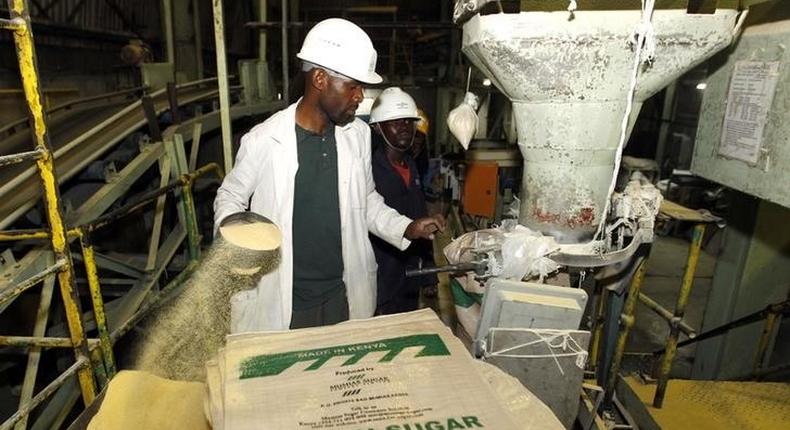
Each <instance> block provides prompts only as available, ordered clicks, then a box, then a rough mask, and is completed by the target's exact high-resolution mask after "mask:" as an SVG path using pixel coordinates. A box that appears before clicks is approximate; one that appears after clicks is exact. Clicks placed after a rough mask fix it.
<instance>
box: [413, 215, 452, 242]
mask: <svg viewBox="0 0 790 430" xmlns="http://www.w3.org/2000/svg"><path fill="white" fill-rule="evenodd" d="M446 226H447V222H446V221H445V220H444V217H443V216H441V215H433V216H429V217H425V218H420V219H416V220H414V221H412V222H411V224H409V226H408V227H406V232H405V233H403V236H404V237H405V238H406V239H409V240H414V239H430V240H433V237H434V236H433V234H434V233H436V232H437V231H444V229H445V227H446Z"/></svg>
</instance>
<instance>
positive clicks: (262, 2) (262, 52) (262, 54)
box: [258, 0, 269, 61]
mask: <svg viewBox="0 0 790 430" xmlns="http://www.w3.org/2000/svg"><path fill="white" fill-rule="evenodd" d="M268 3H269V1H268V0H258V19H259V20H260V22H266V20H267V19H269V10H268V9H269V4H268ZM267 38H268V35H267V34H266V32H265V31H258V60H260V61H266V48H267V46H266V44H267V43H268V42H267Z"/></svg>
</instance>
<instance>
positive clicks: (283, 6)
mask: <svg viewBox="0 0 790 430" xmlns="http://www.w3.org/2000/svg"><path fill="white" fill-rule="evenodd" d="M280 20H281V23H282V28H281V29H280V36H281V37H282V61H281V63H282V67H283V97H282V99H283V100H285V103H286V104H287V103H288V102H289V101H290V97H289V93H290V91H291V88H290V87H291V85H290V82H289V80H290V77H289V76H288V73H289V72H288V26H287V24H288V0H282V1H281V2H280ZM225 171H226V172H229V171H230V170H229V169H228V167H227V166H226V167H225Z"/></svg>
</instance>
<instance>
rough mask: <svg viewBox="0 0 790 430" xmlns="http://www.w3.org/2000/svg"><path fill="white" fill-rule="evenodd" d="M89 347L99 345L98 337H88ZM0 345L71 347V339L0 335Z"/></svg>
mask: <svg viewBox="0 0 790 430" xmlns="http://www.w3.org/2000/svg"><path fill="white" fill-rule="evenodd" d="M88 345H89V346H90V347H91V348H95V347H97V346H99V339H88ZM0 346H11V347H19V348H31V347H39V348H73V347H74V345H73V344H72V343H71V339H69V338H67V337H45V336H0Z"/></svg>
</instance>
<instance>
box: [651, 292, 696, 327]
mask: <svg viewBox="0 0 790 430" xmlns="http://www.w3.org/2000/svg"><path fill="white" fill-rule="evenodd" d="M639 301H640V302H642V304H643V305H645V306H647V308H648V309H650V310H652V311H653V312H655V313H656V314H658V316H660V317H661V318H664V320H666V321H667V322H668V323H670V325H671V324H672V321H673V320H674V319H675V315H674V314H673V313H672V312H670V311H669V310H668V309H667V308H665V307H663V306H661V305H660V304H659V303H658V302H656V301H655V300H653V299H651V298H650V296H648V295H647V294H645V293H639ZM678 328H679V329H680V331H682V332H683V333H685V334H686V336H688V337H690V338H694V336H696V332H695V331H694V329H693V328H692V327H691V326H690V325H688V324H687V323H686V322H685V321H679V322H678Z"/></svg>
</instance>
